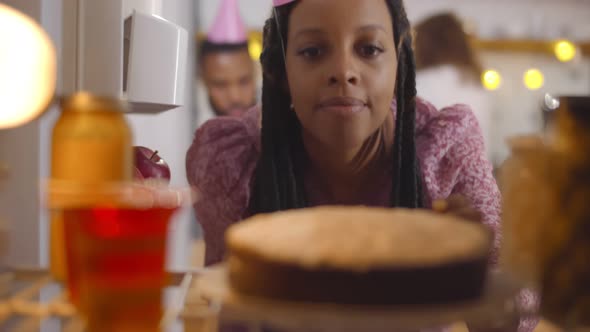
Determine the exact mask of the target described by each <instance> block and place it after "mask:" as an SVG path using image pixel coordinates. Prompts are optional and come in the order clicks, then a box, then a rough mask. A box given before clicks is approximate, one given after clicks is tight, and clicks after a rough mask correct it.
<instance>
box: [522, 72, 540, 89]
mask: <svg viewBox="0 0 590 332" xmlns="http://www.w3.org/2000/svg"><path fill="white" fill-rule="evenodd" d="M523 79H524V85H525V86H526V87H527V88H528V89H529V90H538V89H540V88H541V87H542V86H543V84H544V82H545V77H544V76H543V73H542V72H541V71H540V70H538V69H535V68H532V69H529V70H527V71H526V72H525V73H524V78H523Z"/></svg>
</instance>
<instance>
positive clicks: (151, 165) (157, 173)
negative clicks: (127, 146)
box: [133, 146, 170, 183]
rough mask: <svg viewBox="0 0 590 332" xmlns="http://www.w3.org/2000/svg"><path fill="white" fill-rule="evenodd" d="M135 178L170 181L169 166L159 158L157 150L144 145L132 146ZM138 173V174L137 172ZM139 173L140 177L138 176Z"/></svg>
mask: <svg viewBox="0 0 590 332" xmlns="http://www.w3.org/2000/svg"><path fill="white" fill-rule="evenodd" d="M133 152H134V154H135V173H136V176H135V178H136V179H159V180H164V181H165V182H166V183H168V182H170V167H168V164H167V163H166V162H165V161H164V159H162V158H160V156H159V155H158V151H153V150H151V149H149V148H146V147H144V146H134V147H133ZM137 173H139V174H137ZM139 175H141V176H142V178H139Z"/></svg>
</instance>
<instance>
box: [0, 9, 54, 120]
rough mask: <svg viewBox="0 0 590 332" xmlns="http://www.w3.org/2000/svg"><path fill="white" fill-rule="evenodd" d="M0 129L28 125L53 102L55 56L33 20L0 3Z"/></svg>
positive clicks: (39, 27) (45, 35) (45, 37)
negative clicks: (0, 48) (0, 49)
mask: <svg viewBox="0 0 590 332" xmlns="http://www.w3.org/2000/svg"><path fill="white" fill-rule="evenodd" d="M0 45H2V46H1V47H2V51H0V73H1V74H0V128H11V127H16V126H19V125H22V124H24V123H27V122H29V121H31V120H32V119H34V118H35V117H37V116H38V115H39V114H40V113H41V112H43V111H44V110H45V109H46V108H47V106H48V105H49V103H50V102H51V100H52V98H53V93H54V91H55V82H56V55H55V49H54V47H53V44H52V43H51V40H50V38H49V36H48V35H47V34H46V33H45V31H44V30H43V28H42V27H41V26H39V25H38V24H37V23H36V22H35V21H34V20H33V19H31V18H29V17H28V16H26V15H24V14H23V13H21V12H19V11H17V10H15V9H13V8H11V7H8V6H6V5H3V4H1V3H0Z"/></svg>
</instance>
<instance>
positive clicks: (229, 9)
mask: <svg viewBox="0 0 590 332" xmlns="http://www.w3.org/2000/svg"><path fill="white" fill-rule="evenodd" d="M207 40H208V41H210V42H212V43H215V44H241V43H245V42H247V41H248V37H247V35H246V26H245V25H244V21H242V17H241V16H240V10H239V8H238V3H237V1H236V0H222V1H221V7H220V8H219V12H218V13H217V17H216V18H215V22H213V26H212V27H211V29H210V30H209V34H208V35H207Z"/></svg>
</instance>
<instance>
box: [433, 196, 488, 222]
mask: <svg viewBox="0 0 590 332" xmlns="http://www.w3.org/2000/svg"><path fill="white" fill-rule="evenodd" d="M432 210H434V211H435V212H439V213H446V214H450V215H454V216H457V217H460V218H463V219H467V220H471V221H477V222H481V219H482V216H481V213H480V212H479V211H478V210H476V209H475V208H474V207H473V205H472V204H471V202H470V201H469V199H468V198H467V197H465V196H463V195H459V194H453V195H451V196H449V197H448V198H447V199H440V200H436V201H434V202H433V203H432Z"/></svg>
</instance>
